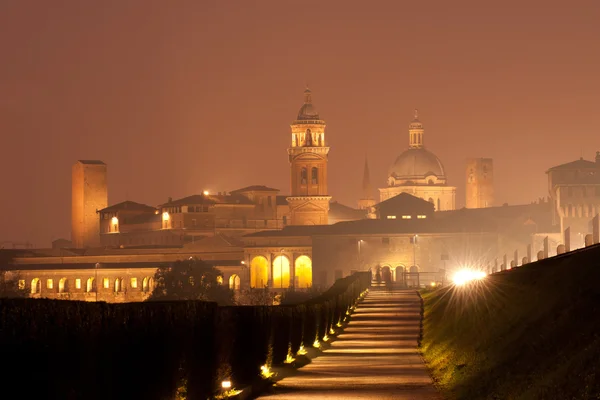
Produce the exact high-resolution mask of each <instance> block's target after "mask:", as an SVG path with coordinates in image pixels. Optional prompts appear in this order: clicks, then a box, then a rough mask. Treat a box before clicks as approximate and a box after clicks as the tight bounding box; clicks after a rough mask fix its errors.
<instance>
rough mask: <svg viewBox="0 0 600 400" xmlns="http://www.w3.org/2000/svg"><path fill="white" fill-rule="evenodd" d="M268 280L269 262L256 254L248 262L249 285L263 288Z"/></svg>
mask: <svg viewBox="0 0 600 400" xmlns="http://www.w3.org/2000/svg"><path fill="white" fill-rule="evenodd" d="M268 282H269V262H268V261H267V259H266V258H265V257H263V256H256V257H254V258H253V259H252V261H251V262H250V287H253V288H264V287H265V286H267V283H268Z"/></svg>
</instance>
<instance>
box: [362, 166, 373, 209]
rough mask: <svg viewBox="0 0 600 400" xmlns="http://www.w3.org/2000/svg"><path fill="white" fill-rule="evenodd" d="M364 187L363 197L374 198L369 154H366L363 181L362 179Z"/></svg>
mask: <svg viewBox="0 0 600 400" xmlns="http://www.w3.org/2000/svg"><path fill="white" fill-rule="evenodd" d="M362 189H363V199H372V198H373V196H372V195H371V191H372V189H371V176H370V174H369V162H368V160H367V156H366V155H365V169H364V172H363V181H362Z"/></svg>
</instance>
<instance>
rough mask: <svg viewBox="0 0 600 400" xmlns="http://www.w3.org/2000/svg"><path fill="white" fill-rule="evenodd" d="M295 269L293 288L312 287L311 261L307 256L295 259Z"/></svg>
mask: <svg viewBox="0 0 600 400" xmlns="http://www.w3.org/2000/svg"><path fill="white" fill-rule="evenodd" d="M294 267H295V270H296V271H295V284H296V285H295V286H296V287H297V288H298V289H305V288H309V287H312V260H311V259H310V258H309V257H308V256H300V257H298V258H296V262H295V263H294Z"/></svg>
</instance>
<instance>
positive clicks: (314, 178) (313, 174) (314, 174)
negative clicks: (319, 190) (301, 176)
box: [310, 167, 319, 185]
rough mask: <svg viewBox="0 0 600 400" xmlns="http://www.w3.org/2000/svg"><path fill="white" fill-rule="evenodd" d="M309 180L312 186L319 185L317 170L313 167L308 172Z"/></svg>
mask: <svg viewBox="0 0 600 400" xmlns="http://www.w3.org/2000/svg"><path fill="white" fill-rule="evenodd" d="M310 180H311V183H312V184H313V185H316V184H317V183H319V170H318V169H317V167H313V168H312V170H311V172H310Z"/></svg>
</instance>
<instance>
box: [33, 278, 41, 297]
mask: <svg viewBox="0 0 600 400" xmlns="http://www.w3.org/2000/svg"><path fill="white" fill-rule="evenodd" d="M41 286H42V285H41V283H40V278H33V279H32V280H31V293H33V294H36V293H39V292H40V289H41Z"/></svg>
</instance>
